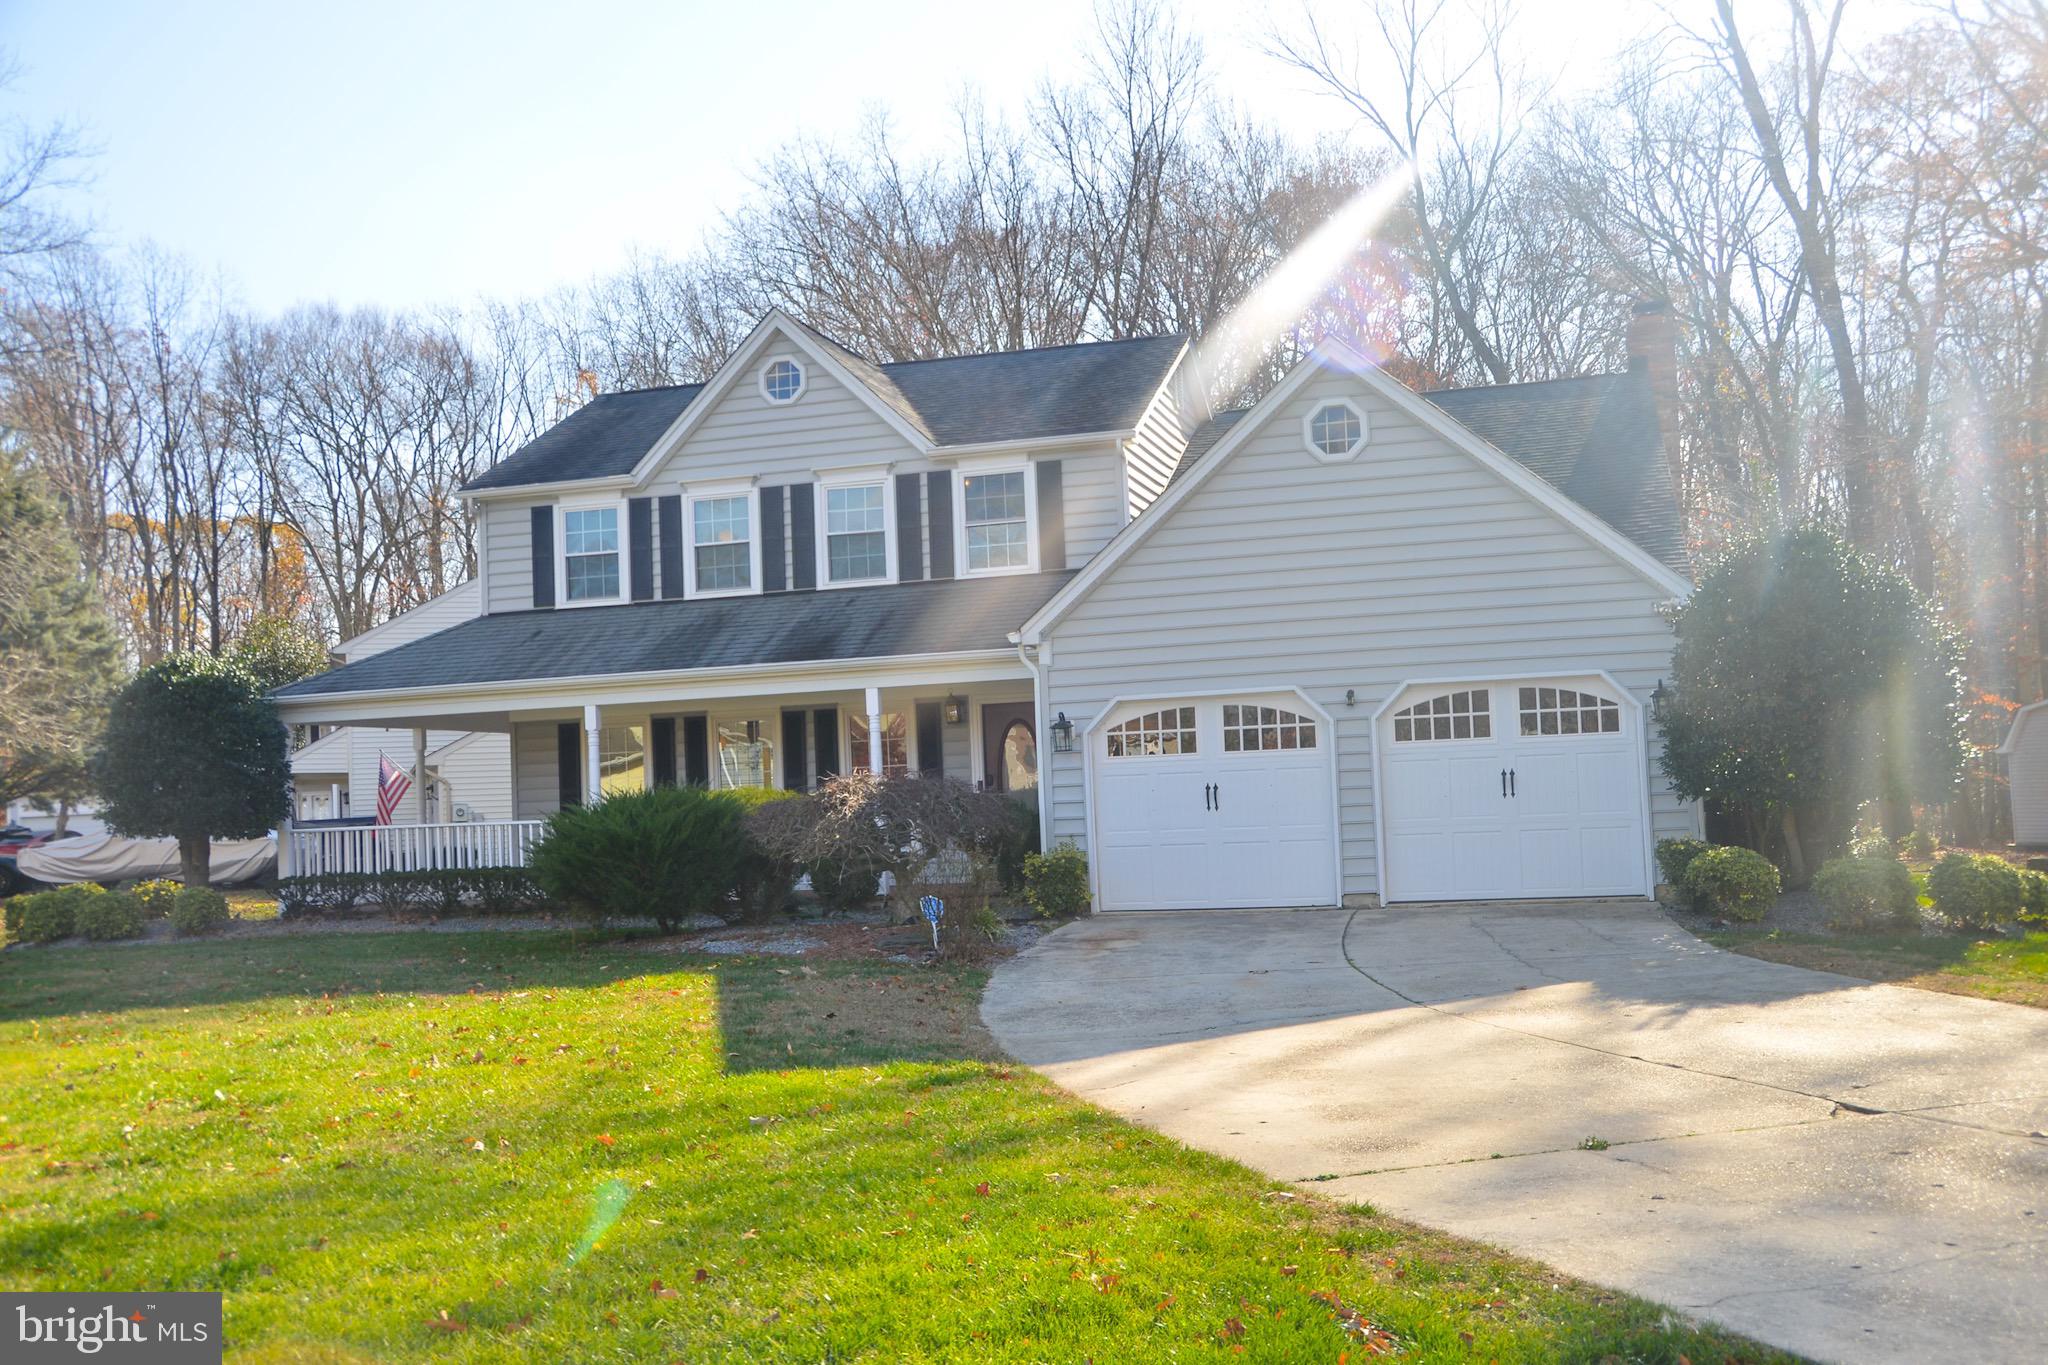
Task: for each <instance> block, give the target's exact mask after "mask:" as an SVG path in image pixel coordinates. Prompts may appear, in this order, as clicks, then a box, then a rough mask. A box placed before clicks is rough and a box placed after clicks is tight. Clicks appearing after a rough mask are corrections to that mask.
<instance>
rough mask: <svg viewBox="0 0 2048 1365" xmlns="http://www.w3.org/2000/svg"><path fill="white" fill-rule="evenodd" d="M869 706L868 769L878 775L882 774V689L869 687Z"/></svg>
mask: <svg viewBox="0 0 2048 1365" xmlns="http://www.w3.org/2000/svg"><path fill="white" fill-rule="evenodd" d="M867 706H868V771H869V772H871V773H873V774H874V775H875V776H876V777H880V776H881V775H882V689H881V688H879V687H870V688H869V689H867Z"/></svg>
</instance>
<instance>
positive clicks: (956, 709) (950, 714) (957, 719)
mask: <svg viewBox="0 0 2048 1365" xmlns="http://www.w3.org/2000/svg"><path fill="white" fill-rule="evenodd" d="M966 723H967V698H965V697H947V698H946V724H948V725H965V724H966Z"/></svg>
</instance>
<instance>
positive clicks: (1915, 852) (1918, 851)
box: [1906, 828, 1935, 858]
mask: <svg viewBox="0 0 2048 1365" xmlns="http://www.w3.org/2000/svg"><path fill="white" fill-rule="evenodd" d="M1934 849H1935V843H1934V831H1933V830H1931V829H1926V828H1922V829H1916V830H1914V831H1913V832H1912V833H1911V834H1908V835H1907V836H1906V856H1907V857H1909V858H1932V857H1933V856H1934Z"/></svg>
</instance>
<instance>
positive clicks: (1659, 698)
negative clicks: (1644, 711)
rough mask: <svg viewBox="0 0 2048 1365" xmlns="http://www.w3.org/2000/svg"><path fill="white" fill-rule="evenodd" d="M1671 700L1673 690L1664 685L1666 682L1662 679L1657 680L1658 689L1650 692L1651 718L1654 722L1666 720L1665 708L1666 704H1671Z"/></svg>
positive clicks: (1655, 688)
mask: <svg viewBox="0 0 2048 1365" xmlns="http://www.w3.org/2000/svg"><path fill="white" fill-rule="evenodd" d="M1670 700H1671V689H1670V688H1668V687H1666V686H1665V685H1664V680H1663V679H1662V678H1659V679H1657V685H1656V687H1654V688H1652V689H1651V690H1650V716H1651V718H1652V719H1654V720H1662V719H1664V707H1665V706H1666V704H1668V703H1669V702H1670Z"/></svg>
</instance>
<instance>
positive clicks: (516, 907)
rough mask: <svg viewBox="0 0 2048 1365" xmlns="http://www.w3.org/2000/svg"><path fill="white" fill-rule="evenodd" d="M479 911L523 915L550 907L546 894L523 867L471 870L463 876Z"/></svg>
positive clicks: (492, 913) (487, 913) (490, 913)
mask: <svg viewBox="0 0 2048 1365" xmlns="http://www.w3.org/2000/svg"><path fill="white" fill-rule="evenodd" d="M462 879H463V884H464V885H465V886H467V887H468V888H469V894H470V898H471V899H472V900H473V901H474V902H475V906H476V909H477V910H479V911H480V912H482V913H483V914H486V915H523V914H531V913H533V912H534V911H536V910H545V909H547V907H548V895H547V892H545V891H543V890H541V889H540V883H539V882H537V881H535V880H534V877H533V873H532V872H531V871H529V870H527V869H526V868H523V867H472V868H470V869H469V870H468V871H466V872H464V873H463V874H462Z"/></svg>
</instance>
